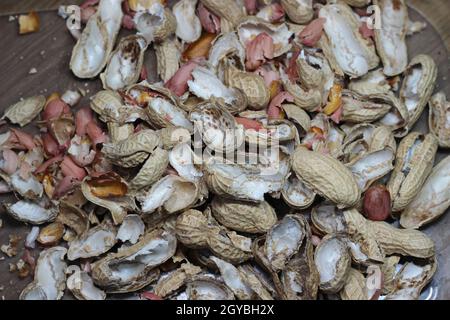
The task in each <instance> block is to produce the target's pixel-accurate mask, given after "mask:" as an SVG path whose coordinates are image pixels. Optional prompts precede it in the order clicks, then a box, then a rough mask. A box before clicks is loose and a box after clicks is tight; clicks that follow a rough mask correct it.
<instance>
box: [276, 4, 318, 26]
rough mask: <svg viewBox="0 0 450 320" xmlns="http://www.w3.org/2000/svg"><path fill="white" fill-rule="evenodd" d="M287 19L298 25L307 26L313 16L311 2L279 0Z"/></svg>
mask: <svg viewBox="0 0 450 320" xmlns="http://www.w3.org/2000/svg"><path fill="white" fill-rule="evenodd" d="M281 5H282V6H283V8H284V10H285V12H286V14H287V15H288V17H289V19H291V20H292V21H293V22H295V23H298V24H307V23H308V22H309V21H310V20H311V19H312V18H313V15H314V10H313V6H312V2H311V1H308V0H306V1H305V0H281Z"/></svg>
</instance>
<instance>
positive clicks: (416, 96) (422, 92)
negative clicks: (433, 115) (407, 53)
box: [400, 54, 437, 129]
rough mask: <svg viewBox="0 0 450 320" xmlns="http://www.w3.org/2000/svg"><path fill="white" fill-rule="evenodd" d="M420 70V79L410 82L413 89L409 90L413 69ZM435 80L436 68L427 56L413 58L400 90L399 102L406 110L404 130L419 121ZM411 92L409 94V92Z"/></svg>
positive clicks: (421, 55) (431, 59)
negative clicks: (407, 115)
mask: <svg viewBox="0 0 450 320" xmlns="http://www.w3.org/2000/svg"><path fill="white" fill-rule="evenodd" d="M416 68H420V72H421V74H420V79H418V81H417V80H412V81H411V82H413V84H412V85H413V86H417V87H415V88H410V84H409V81H408V79H409V77H413V76H414V69H416ZM436 78H437V66H436V63H435V62H434V60H433V58H432V57H430V56H429V55H425V54H420V55H418V56H415V57H414V58H413V59H412V60H411V62H410V63H409V65H408V68H407V69H406V71H405V78H404V80H403V83H402V87H401V88H400V101H401V103H403V104H405V106H406V108H407V109H408V114H409V117H408V123H407V126H406V128H407V129H410V128H412V126H413V125H414V124H415V123H416V121H417V120H418V119H419V117H420V115H421V114H422V112H423V110H424V109H425V106H426V105H427V103H428V101H429V100H430V97H431V94H432V93H433V90H434V86H435V84H436ZM411 90H412V91H413V92H410V91H411Z"/></svg>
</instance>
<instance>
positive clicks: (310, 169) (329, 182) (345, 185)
mask: <svg viewBox="0 0 450 320" xmlns="http://www.w3.org/2000/svg"><path fill="white" fill-rule="evenodd" d="M291 157H292V158H291V161H292V169H293V170H294V171H295V173H296V174H297V176H298V177H299V178H301V179H302V181H303V182H304V183H305V185H306V186H307V187H308V188H310V189H312V190H314V191H315V192H317V193H318V194H320V195H321V196H323V197H325V198H327V199H329V200H330V201H332V202H334V203H335V204H336V205H337V206H338V207H339V208H345V207H351V206H354V205H355V204H356V203H357V202H358V200H359V193H360V191H359V188H358V185H357V183H356V180H355V178H354V177H353V175H352V173H351V172H350V170H349V169H347V168H346V167H345V166H344V165H343V164H342V163H341V162H339V161H338V160H336V159H334V158H332V157H331V156H328V155H324V154H320V153H318V152H314V151H309V150H308V149H306V148H304V147H298V148H297V149H296V150H295V152H294V154H293V155H292V156H291Z"/></svg>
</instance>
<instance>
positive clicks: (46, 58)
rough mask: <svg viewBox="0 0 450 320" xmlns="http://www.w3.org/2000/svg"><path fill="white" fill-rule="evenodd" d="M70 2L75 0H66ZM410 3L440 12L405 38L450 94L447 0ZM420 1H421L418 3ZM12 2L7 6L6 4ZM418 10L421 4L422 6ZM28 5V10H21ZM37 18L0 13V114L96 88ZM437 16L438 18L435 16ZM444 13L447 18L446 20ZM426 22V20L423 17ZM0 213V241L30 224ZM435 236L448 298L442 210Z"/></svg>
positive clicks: (447, 240) (447, 241)
mask: <svg viewBox="0 0 450 320" xmlns="http://www.w3.org/2000/svg"><path fill="white" fill-rule="evenodd" d="M13 2H15V3H18V2H20V3H24V2H27V3H28V2H29V3H37V2H52V3H54V2H56V1H44V0H42V1H10V0H0V12H4V11H2V10H6V9H5V6H6V8H10V10H12V9H14V10H16V9H17V8H20V7H17V6H16V7H15V8H14V6H12V5H11V3H13ZM69 2H70V3H75V0H74V1H69ZM411 2H412V4H413V5H414V6H417V7H418V6H421V5H424V4H425V3H427V5H428V6H429V5H430V4H434V3H436V5H434V8H433V7H431V8H430V7H428V6H424V7H423V10H424V12H428V13H429V14H431V16H432V14H433V12H434V15H435V16H436V15H438V16H440V17H441V18H442V19H441V18H439V19H436V20H433V23H429V25H428V27H427V29H426V30H425V31H423V32H422V33H420V34H418V35H415V36H413V37H412V38H410V39H409V40H408V46H409V55H410V58H411V57H413V56H414V55H416V54H418V53H428V54H430V55H432V57H433V58H434V59H435V61H436V63H437V64H438V66H439V75H438V84H437V87H436V91H437V90H443V91H445V92H446V93H447V96H449V97H450V85H449V81H448V80H447V79H448V78H449V71H450V69H449V68H450V63H449V62H450V60H449V56H448V53H447V50H446V48H445V45H444V44H443V42H442V40H441V38H440V36H439V33H438V32H437V31H436V30H435V29H434V28H433V26H435V28H436V29H439V30H444V31H441V32H442V34H446V35H447V36H446V39H447V41H449V39H450V38H449V37H448V32H449V31H448V30H449V27H448V26H446V25H445V23H444V22H445V21H448V20H449V19H448V17H450V8H449V7H448V6H442V4H443V3H448V0H417V1H414V0H413V1H411ZM422 2H423V4H421V3H422ZM8 5H9V7H8ZM11 8H12V9H11ZM421 10H422V9H421ZM24 11H27V10H24ZM39 15H40V18H41V30H40V31H39V32H38V33H34V34H29V35H24V36H19V35H18V31H17V30H18V26H17V21H12V22H8V17H7V16H4V17H0V30H1V33H2V37H0V70H1V72H0V114H1V113H2V112H3V110H4V109H5V108H7V107H8V106H9V105H10V104H12V103H14V102H16V101H17V100H18V99H19V98H20V97H27V96H31V95H35V94H45V95H49V94H50V93H52V92H60V93H62V92H64V91H65V90H67V89H76V88H83V89H84V90H86V93H87V94H86V97H85V98H84V99H83V101H82V102H81V103H80V104H79V105H78V107H82V106H86V105H87V104H88V97H89V96H90V95H91V94H93V93H95V92H96V91H97V90H98V89H100V87H101V86H100V83H99V80H88V81H86V80H83V81H80V80H78V79H76V78H75V77H74V76H73V75H72V74H71V73H70V71H69V67H68V63H69V59H70V54H71V50H72V47H73V45H74V43H75V42H74V40H73V39H72V37H71V36H70V35H69V33H68V32H67V30H66V28H65V25H64V21H63V20H62V19H61V18H60V17H58V16H57V15H56V13H55V12H42V13H40V14H39ZM411 18H412V19H413V20H417V19H421V17H420V16H419V15H418V14H417V13H415V12H413V11H411ZM440 19H441V20H440ZM445 19H446V20H445ZM428 22H430V21H429V20H428ZM145 61H146V62H145V63H146V65H147V68H148V70H150V71H151V74H154V70H155V59H154V54H153V51H152V50H149V52H148V53H147V55H146V58H145ZM31 68H36V69H37V73H36V74H33V75H31V74H28V73H29V70H30V69H31ZM427 116H428V112H427V111H425V112H424V114H423V115H422V118H421V120H420V121H419V123H418V124H417V125H416V126H415V128H414V130H416V131H421V132H427V131H428V129H427V124H426V117H427ZM7 129H8V128H7V126H3V127H1V128H0V133H1V132H4V131H6V130H7ZM26 130H28V131H30V132H35V131H36V127H35V126H34V125H31V126H29V127H27V128H26ZM445 155H448V152H446V153H445V152H443V151H442V150H440V151H439V153H438V157H437V160H436V161H439V160H440V159H442V158H443V157H444V156H445ZM5 201H8V202H12V201H14V198H12V197H7V196H4V195H3V196H2V195H0V202H5ZM0 219H2V220H3V227H2V228H1V229H0V245H2V244H5V243H8V236H9V235H10V234H20V235H21V236H22V238H23V239H25V236H26V233H27V232H28V231H29V230H30V229H31V227H30V226H26V225H24V224H23V223H20V222H17V221H14V220H13V219H11V218H10V217H9V216H7V215H6V214H5V213H4V210H3V209H2V208H0ZM425 232H426V233H427V234H429V235H430V236H431V237H432V238H433V240H434V241H435V242H436V246H437V252H438V254H437V259H438V263H439V266H438V271H437V274H436V275H435V277H434V279H433V282H432V284H431V286H430V288H431V289H432V290H431V291H428V292H429V293H431V294H432V295H435V296H436V297H438V298H446V299H450V214H447V215H445V216H443V217H442V218H441V219H439V220H438V221H436V222H435V223H433V224H432V225H430V226H429V227H427V228H426V229H425ZM41 249H42V248H40V249H38V250H35V251H34V252H33V255H34V256H35V257H37V255H38V253H39V251H40V250H41ZM21 255H22V252H19V254H18V255H17V256H16V257H13V258H7V257H5V255H4V254H2V253H0V288H1V287H2V286H3V287H4V289H3V290H2V291H0V297H2V296H3V297H4V298H6V299H17V297H18V295H19V293H20V291H21V290H22V288H23V287H24V286H25V285H26V284H27V283H28V282H30V281H31V277H28V278H26V279H22V280H20V279H18V277H17V274H15V273H10V272H9V271H8V270H9V263H15V262H17V260H18V259H20V257H21Z"/></svg>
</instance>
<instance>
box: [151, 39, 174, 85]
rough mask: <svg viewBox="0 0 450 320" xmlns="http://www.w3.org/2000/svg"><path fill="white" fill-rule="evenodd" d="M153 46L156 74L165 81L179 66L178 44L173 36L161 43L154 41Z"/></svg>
mask: <svg viewBox="0 0 450 320" xmlns="http://www.w3.org/2000/svg"><path fill="white" fill-rule="evenodd" d="M154 48H155V54H156V63H157V65H156V66H157V72H158V75H159V76H160V77H161V79H162V81H164V82H167V81H169V79H170V78H171V77H172V76H173V75H174V74H175V72H177V70H178V68H179V66H180V57H181V50H180V44H179V43H178V41H177V40H176V39H175V38H168V39H166V40H164V41H162V42H161V43H155V44H154Z"/></svg>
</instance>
